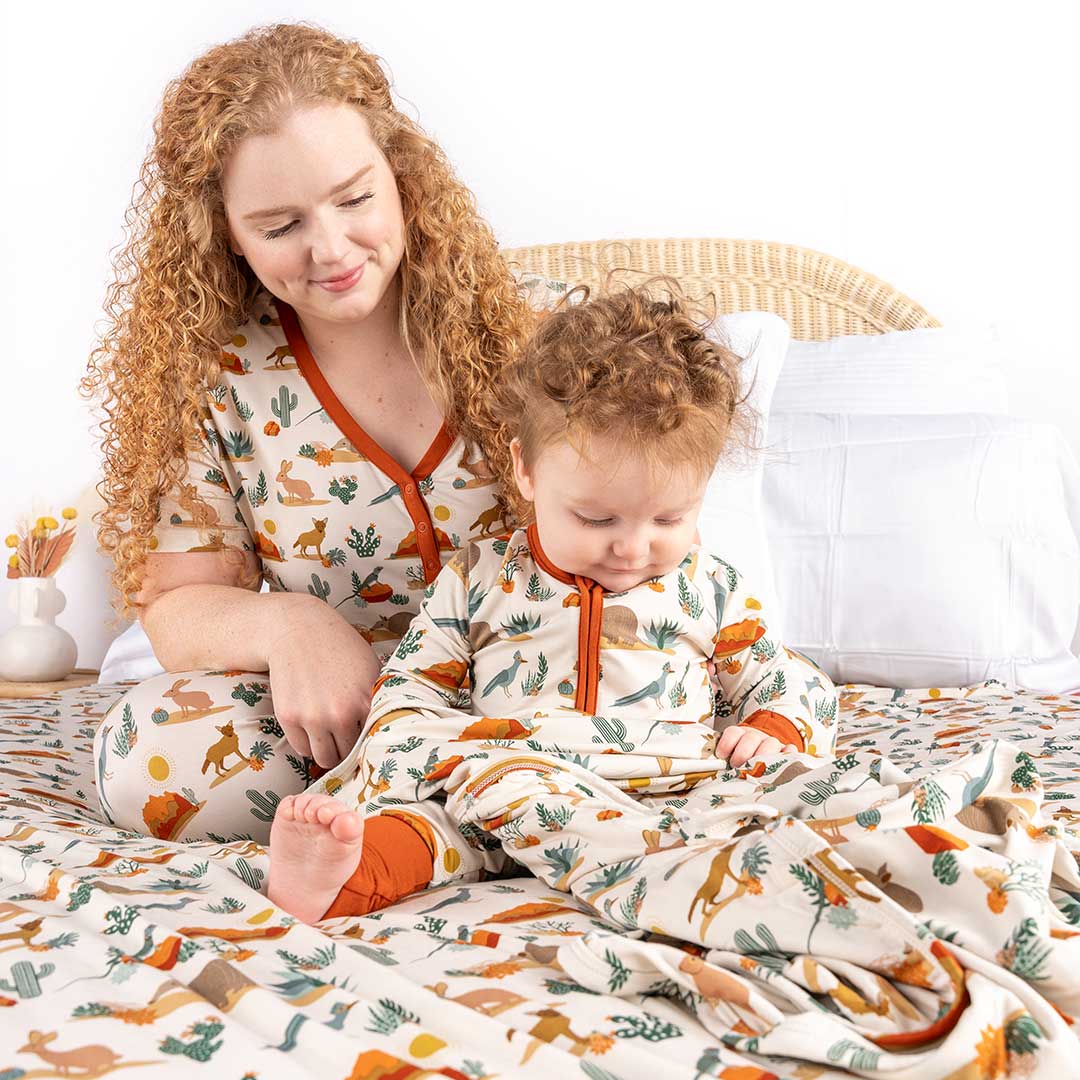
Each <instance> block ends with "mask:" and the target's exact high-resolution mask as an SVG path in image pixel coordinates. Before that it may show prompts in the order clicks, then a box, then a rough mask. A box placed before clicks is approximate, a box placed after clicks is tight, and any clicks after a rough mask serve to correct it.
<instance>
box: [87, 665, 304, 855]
mask: <svg viewBox="0 0 1080 1080" xmlns="http://www.w3.org/2000/svg"><path fill="white" fill-rule="evenodd" d="M94 764H95V773H96V777H97V790H98V798H99V800H100V802H101V809H102V812H103V813H104V814H105V816H106V818H107V819H108V821H109V822H111V823H112V824H115V825H119V826H121V827H122V828H125V829H130V830H131V831H133V832H140V833H145V834H147V835H148V836H155V837H157V838H158V839H161V840H203V839H211V840H219V841H229V840H236V839H250V840H255V841H257V842H259V843H265V842H266V841H267V840H268V839H269V837H270V823H271V822H272V821H273V819H274V811H275V809H276V808H277V804H278V801H279V800H280V799H281V798H282V797H283V796H285V795H294V794H296V793H297V792H300V791H303V790H304V788H306V787H307V786H308V784H309V783H310V782H311V781H312V779H314V776H313V771H314V773H316V774H317V773H318V772H319V770H318V769H317V767H316V766H315V765H314V763H313V762H312V761H311V759H310V758H304V757H303V756H301V755H300V754H299V753H298V752H297V751H296V750H294V749H293V748H292V747H291V746H290V745H289V744H288V742H287V741H286V739H285V734H284V732H283V731H282V729H281V726H280V725H279V724H278V722H277V720H276V719H275V718H274V705H273V701H272V700H271V697H270V682H269V678H268V676H267V675H266V673H265V672H263V673H261V674H259V673H253V672H243V671H187V672H169V673H167V674H163V675H156V676H154V677H153V678H151V679H147V680H145V681H144V682H141V683H139V685H138V686H134V687H132V688H131V689H130V690H129V691H128V692H127V693H126V694H125V695H124V696H123V697H122V698H120V699H119V700H118V701H117V702H116V704H115V705H113V707H112V708H111V709H110V710H109V712H108V714H107V715H106V716H105V717H104V718H103V719H102V721H101V724H100V726H99V727H98V730H97V734H96V736H95V738H94Z"/></svg>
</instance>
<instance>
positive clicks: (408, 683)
mask: <svg viewBox="0 0 1080 1080" xmlns="http://www.w3.org/2000/svg"><path fill="white" fill-rule="evenodd" d="M469 557H470V556H469V549H468V548H466V549H464V550H462V551H459V552H457V553H456V554H455V555H454V557H453V558H452V559H451V560H450V561H449V562H448V563H447V565H446V566H445V567H444V568H443V570H442V572H441V573H440V574H439V576H438V577H437V578H436V579H435V581H434V582H433V583H432V584H431V585H430V586H429V587H428V589H427V593H426V594H425V599H424V602H423V603H422V604H421V605H420V611H419V612H418V613H417V615H416V617H415V618H414V619H413V621H412V622H411V623H410V624H409V629H408V631H407V632H406V633H405V636H404V637H403V638H402V639H401V641H400V642H399V643H398V647H397V649H396V650H395V651H394V653H393V655H392V656H391V657H390V659H389V660H388V661H387V664H386V667H385V668H384V669H383V672H382V674H381V675H380V676H379V678H378V679H377V680H376V682H375V687H374V692H373V694H372V699H371V711H370V713H369V714H368V719H367V723H366V724H365V726H364V737H365V738H368V737H370V736H371V735H373V734H374V733H376V732H377V731H379V730H385V729H386V728H387V727H389V726H390V725H391V724H393V725H395V726H396V727H399V728H402V729H403V730H404V729H405V728H408V729H409V731H410V732H415V733H416V734H417V735H420V736H423V737H424V738H435V739H449V738H454V737H455V736H456V735H458V734H460V731H461V728H462V727H463V726H464V725H465V723H466V722H467V721H466V720H465V719H464V717H465V716H467V715H468V714H469V712H470V706H471V704H472V701H471V695H470V678H471V665H472V645H471V643H470V641H469V587H468V581H469V566H468V560H469ZM406 716H409V717H411V719H409V720H408V721H406V722H404V723H403V722H402V720H403V718H404V717H406Z"/></svg>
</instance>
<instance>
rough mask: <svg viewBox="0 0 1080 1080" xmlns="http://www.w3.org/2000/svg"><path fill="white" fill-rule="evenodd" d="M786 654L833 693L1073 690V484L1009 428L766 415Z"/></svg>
mask: <svg viewBox="0 0 1080 1080" xmlns="http://www.w3.org/2000/svg"><path fill="white" fill-rule="evenodd" d="M770 421H771V422H770V434H771V442H772V449H773V451H774V452H773V453H772V454H771V459H770V460H769V461H767V463H766V466H765V479H764V487H763V491H764V501H765V518H766V522H767V526H768V530H769V540H770V543H771V546H772V554H773V559H774V562H775V566H776V575H777V585H778V588H779V592H780V598H781V601H782V603H783V605H784V612H785V617H786V631H787V632H786V637H785V642H786V644H788V645H789V646H791V647H792V648H797V649H800V650H802V651H805V652H806V653H807V655H809V656H810V657H812V658H813V659H814V660H815V661H816V662H817V663H819V664H820V665H821V666H822V667H823V668H824V669H825V671H827V672H828V673H829V675H830V676H832V678H833V679H834V680H836V681H838V682H864V683H874V684H877V685H881V686H894V687H932V686H963V685H970V684H972V683H979V682H982V681H983V680H985V679H991V678H993V679H1000V680H1002V681H1003V682H1006V683H1008V684H1010V685H1012V686H1015V687H1022V688H1026V689H1032V690H1038V691H1042V692H1046V693H1062V692H1065V691H1070V690H1077V689H1078V688H1080V659H1078V658H1077V655H1076V652H1075V650H1076V648H1077V643H1078V637H1077V632H1078V615H1080V541H1078V535H1080V468H1078V466H1077V462H1076V458H1075V457H1074V456H1073V454H1072V451H1071V449H1070V448H1069V446H1068V444H1067V443H1066V441H1065V439H1064V437H1063V435H1062V433H1061V431H1060V430H1059V429H1058V428H1056V427H1054V426H1053V425H1050V424H1041V423H1033V422H1030V421H1027V420H1021V419H1017V418H1013V417H1002V416H986V415H974V414H959V415H951V416H853V415H849V414H843V413H841V414H829V415H821V414H817V415H815V414H792V413H776V412H774V413H773V414H772V416H771V418H770Z"/></svg>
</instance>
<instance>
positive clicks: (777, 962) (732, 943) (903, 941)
mask: <svg viewBox="0 0 1080 1080" xmlns="http://www.w3.org/2000/svg"><path fill="white" fill-rule="evenodd" d="M123 689H125V688H124V687H92V688H88V689H86V690H83V691H75V692H69V693H67V694H64V695H59V696H56V697H53V698H43V699H37V700H34V701H15V702H10V701H9V702H2V703H0V778H2V779H0V841H2V847H0V953H3V954H5V955H2V956H0V1080H15V1078H16V1077H31V1076H63V1075H90V1076H103V1075H107V1074H109V1073H112V1072H119V1071H124V1072H126V1073H127V1074H128V1075H132V1076H135V1075H138V1074H140V1073H142V1072H144V1071H145V1073H146V1075H153V1076H160V1075H162V1071H163V1068H164V1070H165V1071H168V1070H169V1068H170V1067H171V1068H173V1069H176V1070H178V1071H179V1072H181V1073H183V1074H185V1075H186V1074H188V1073H190V1072H191V1071H193V1069H194V1068H195V1067H196V1066H195V1063H211V1062H212V1063H213V1065H214V1066H216V1068H215V1069H214V1075H218V1074H221V1075H230V1076H236V1077H242V1076H264V1077H270V1076H273V1077H292V1076H315V1075H318V1076H320V1077H336V1076H340V1077H353V1078H357V1080H358V1078H361V1077H371V1078H375V1077H389V1076H394V1077H410V1078H411V1077H420V1076H450V1077H466V1078H480V1077H486V1076H496V1075H502V1076H545V1077H548V1076H552V1075H565V1074H569V1073H574V1072H581V1073H583V1074H584V1075H585V1076H588V1077H592V1078H609V1077H624V1078H627V1080H629V1078H632V1077H639V1076H641V1077H646V1076H647V1077H667V1076H672V1077H705V1076H721V1077H728V1078H729V1080H749V1078H751V1077H768V1076H778V1077H793V1078H794V1077H798V1078H799V1080H809V1078H816V1077H834V1076H836V1077H839V1076H850V1075H858V1076H881V1075H887V1076H890V1077H910V1078H915V1077H919V1078H922V1077H938V1076H940V1077H956V1078H960V1077H983V1076H986V1077H991V1076H1004V1075H1018V1076H1043V1075H1047V1076H1050V1075H1053V1076H1056V1077H1064V1076H1068V1075H1070V1074H1071V1071H1072V1069H1073V1068H1074V1063H1075V1061H1076V1060H1077V1054H1078V1052H1080V1045H1078V1042H1077V1039H1076V1036H1075V1035H1074V1034H1073V1032H1074V1030H1075V1028H1074V1026H1073V1025H1074V1020H1075V1018H1076V1017H1077V1016H1078V1015H1080V979H1078V978H1077V977H1076V976H1075V974H1073V973H1075V972H1076V971H1077V970H1080V943H1078V942H1080V873H1078V869H1077V859H1078V857H1080V835H1078V833H1077V831H1076V826H1077V825H1078V824H1080V813H1078V811H1080V695H1078V696H1072V697H1047V696H1037V695H1032V694H1024V693H1019V692H1015V691H1010V690H1008V689H1007V688H1005V687H1003V686H1001V685H1000V684H994V683H988V684H985V685H983V686H979V687H973V688H968V689H964V690H947V689H940V690H920V691H894V690H889V689H874V688H865V687H848V688H845V690H844V693H843V697H842V702H841V717H840V737H839V741H838V750H837V755H836V757H835V759H831V760H828V761H826V762H824V763H820V762H814V761H813V759H809V758H787V759H773V760H770V762H769V763H768V766H767V767H764V766H762V765H761V763H757V764H756V765H755V767H754V768H752V769H749V770H732V772H731V773H730V774H729V777H728V781H727V783H728V785H729V789H728V790H727V791H725V797H724V801H723V808H724V809H725V810H728V811H731V813H724V814H721V815H719V817H718V818H715V820H714V821H713V822H712V825H711V826H710V829H709V831H710V833H711V834H712V833H715V832H717V831H718V832H719V835H709V836H708V837H706V838H705V839H704V841H703V842H704V843H707V844H709V845H712V847H711V848H709V851H708V854H709V860H708V862H709V865H710V866H712V865H713V864H714V863H716V862H717V861H719V863H720V864H721V865H719V867H718V871H719V872H718V873H717V875H716V881H715V882H711V883H710V881H709V880H702V881H700V882H699V883H697V884H698V887H697V888H696V889H694V890H690V891H689V892H687V891H685V890H684V888H683V887H682V886H679V887H678V888H670V886H671V881H670V880H669V881H668V882H664V881H662V880H656V881H654V880H653V879H652V877H651V876H650V877H649V878H648V880H646V884H645V886H644V887H641V886H639V885H637V882H638V880H640V875H637V874H634V873H630V874H625V873H624V870H625V868H615V869H612V868H611V867H605V866H599V865H598V866H597V868H596V873H597V874H600V875H603V874H607V875H608V877H609V878H612V877H613V878H615V879H616V880H615V881H614V883H613V884H614V887H613V888H611V889H610V890H609V891H608V892H607V893H606V894H605V895H604V896H603V897H598V896H593V897H592V900H594V901H597V910H599V911H603V912H605V917H604V918H600V917H598V914H597V910H594V909H593V908H592V906H591V903H586V902H584V901H583V900H581V899H578V898H575V897H573V896H571V895H568V894H567V893H565V892H560V891H557V890H556V889H553V888H552V887H550V885H545V884H544V883H543V882H541V881H538V880H536V879H534V878H529V877H517V878H509V879H504V880H500V881H489V882H486V883H483V884H470V885H450V886H448V887H447V888H445V889H442V890H437V891H431V892H426V893H424V894H421V895H419V896H416V897H413V898H411V899H410V900H408V901H406V902H404V903H401V904H398V905H396V906H394V907H393V908H390V909H387V910H385V911H383V912H379V913H377V914H375V915H371V916H365V917H362V918H355V919H341V920H336V921H331V922H326V923H324V924H322V925H321V926H320V927H318V928H311V927H306V926H304V925H302V924H299V923H296V922H295V921H294V920H292V919H291V918H289V917H288V916H286V915H285V914H284V913H283V912H281V911H280V910H279V909H276V908H275V907H273V906H272V905H270V904H269V903H268V902H267V900H266V898H265V896H264V895H263V894H262V893H261V892H260V891H259V890H260V887H262V886H264V884H265V872H266V866H267V860H266V855H265V852H264V851H263V849H262V848H260V847H259V846H258V845H255V844H250V843H245V844H240V843H237V844H217V843H210V842H207V843H202V844H186V845H182V844H168V843H162V842H160V841H157V840H151V839H146V838H144V837H136V836H133V835H132V834H130V833H125V832H122V831H121V830H117V829H113V828H109V827H107V826H105V825H103V824H102V823H101V822H100V820H99V819H98V815H97V813H96V800H95V798H94V792H93V789H92V776H93V770H92V763H91V760H90V755H89V750H90V746H91V743H92V739H93V733H94V729H95V725H96V723H97V722H98V720H99V719H100V717H101V716H102V715H103V713H104V712H105V711H106V710H107V709H108V706H109V705H110V704H111V703H112V701H114V700H115V699H116V697H117V696H119V694H120V693H121V692H122V691H123ZM885 759H887V760H885ZM795 765H799V766H800V768H798V769H796V768H793V766H795ZM763 803H764V804H768V805H770V806H772V807H773V808H774V809H775V813H774V814H771V815H765V817H766V818H767V820H762V821H750V820H743V819H744V818H748V816H749V815H746V814H744V813H743V812H741V811H738V810H737V807H738V806H739V805H740V804H744V805H745V804H756V805H758V806H759V807H760V805H761V804H763ZM709 809H711V810H712V811H713V813H714V815H715V811H716V809H717V808H715V807H713V808H709ZM717 821H722V822H723V823H724V824H723V825H722V826H717V824H716V823H717ZM535 825H536V830H535V831H536V832H537V834H538V840H539V843H537V844H535V845H534V844H530V845H529V850H531V851H535V852H537V853H540V852H543V851H545V850H549V849H550V850H556V849H557V848H558V847H559V844H560V837H559V835H558V833H559V831H560V829H559V827H558V825H559V822H558V815H556V816H555V817H552V818H549V819H548V821H547V823H546V824H544V823H542V822H540V821H539V819H538V820H537V821H536V822H535ZM714 827H715V828H714ZM736 833H739V834H740V835H734V834H736ZM689 852H690V845H687V846H686V847H684V848H682V849H681V854H682V856H683V857H685V856H686V855H687V854H688V853H689ZM676 854H679V853H678V852H676ZM538 857H542V856H538ZM698 861H699V862H700V861H701V860H700V858H699V859H698ZM659 876H660V878H662V875H659ZM713 885H715V886H716V888H715V889H714V888H713ZM601 887H602V888H606V887H607V886H606V885H604V886H601ZM635 888H636V889H637V890H638V895H637V896H635V895H634V890H635ZM620 889H622V890H623V891H622V892H620V891H619V890H620ZM698 893H701V895H700V896H698V895H697V894H698ZM605 900H608V901H610V904H609V905H608V908H610V911H609V910H608V908H605V907H604V901H605ZM691 900H694V901H695V903H694V904H693V905H692V909H691V911H690V915H689V916H688V915H687V909H688V907H691V905H690V901H691ZM641 912H646V913H647V918H648V921H647V922H644V920H640V919H638V918H637V915H638V914H640V913H641ZM611 916H615V917H614V918H612V917H611ZM628 916H634V918H633V919H631V918H629V917H628ZM677 919H682V920H683V921H684V922H685V921H686V920H687V919H689V920H690V921H691V922H692V923H694V924H697V925H698V926H699V928H700V924H701V923H702V921H703V920H705V919H709V920H710V926H709V937H708V942H709V944H710V946H711V947H704V946H702V945H693V944H687V943H686V942H685V941H682V940H679V939H678V938H676V937H674V936H672V935H671V930H672V929H673V928H677V929H681V924H680V926H678V927H676V926H675V924H676V922H677ZM635 921H636V922H638V923H639V926H641V925H642V923H643V924H644V928H643V929H642V928H636V929H629V928H624V929H621V930H620V929H619V926H620V924H621V925H622V926H623V927H627V926H628V925H629V924H630V923H632V922H635ZM653 924H658V925H659V927H660V930H658V929H656V928H654V925H653ZM661 931H667V932H666V933H665V932H661ZM713 940H715V941H716V942H717V943H718V944H717V945H716V946H712V942H713Z"/></svg>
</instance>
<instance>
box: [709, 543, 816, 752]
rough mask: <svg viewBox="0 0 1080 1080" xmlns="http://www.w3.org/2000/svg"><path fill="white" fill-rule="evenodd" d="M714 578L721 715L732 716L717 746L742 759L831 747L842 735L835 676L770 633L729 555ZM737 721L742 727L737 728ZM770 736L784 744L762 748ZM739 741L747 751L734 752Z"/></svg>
mask: <svg viewBox="0 0 1080 1080" xmlns="http://www.w3.org/2000/svg"><path fill="white" fill-rule="evenodd" d="M703 557H706V558H707V556H703ZM709 561H710V562H711V561H712V560H711V559H710V560H709ZM708 579H709V585H710V587H711V589H712V591H713V595H714V601H715V605H716V611H715V614H716V615H717V622H718V625H719V630H718V631H717V633H716V635H715V637H714V639H713V641H714V652H713V659H714V662H715V664H716V675H717V680H718V682H719V683H720V690H721V699H722V700H721V710H722V711H720V712H718V715H719V716H721V717H725V716H726V717H728V718H730V719H728V723H727V725H726V728H727V730H725V731H724V733H723V735H721V738H720V742H719V744H718V747H717V753H718V754H720V755H721V756H730V757H731V758H732V760H733V763H734V764H739V763H741V761H738V762H737V761H735V760H734V759H735V758H741V760H742V761H745V760H746V758H747V757H749V756H751V755H752V754H754V753H767V752H770V751H772V752H776V751H777V750H780V749H784V748H786V747H788V746H790V747H793V748H794V750H795V751H797V752H803V753H808V754H817V755H822V756H824V755H827V754H830V753H831V752H832V749H833V745H834V743H835V739H836V726H835V725H836V712H837V695H836V688H835V687H834V686H833V684H832V682H831V681H830V679H829V677H828V676H827V675H825V674H824V672H822V671H819V670H818V669H817V668H816V667H814V666H813V665H812V664H811V663H810V661H808V660H807V659H805V658H804V657H803V656H801V655H800V654H799V653H796V652H794V651H793V650H791V649H788V648H786V647H785V646H784V645H783V644H782V643H781V642H780V641H779V640H778V639H775V638H772V637H771V636H770V635H769V630H768V622H767V615H766V612H764V611H763V610H762V606H761V603H760V601H759V600H758V599H757V598H756V597H755V596H754V595H753V593H752V592H751V591H750V590H749V589H748V588H747V586H746V583H745V581H744V580H743V578H742V575H740V574H739V573H738V571H736V570H735V569H734V568H733V567H731V566H729V565H728V564H727V563H724V562H722V561H721V562H719V565H717V566H715V567H713V569H711V570H710V571H709V574H708ZM732 727H736V728H738V729H742V730H741V731H738V730H737V731H735V732H734V733H733V732H732V730H731V728H732ZM743 731H746V732H747V734H743V733H742V732H743ZM750 732H752V733H753V734H752V735H751V734H750ZM762 737H767V738H772V739H775V740H776V741H777V745H773V744H771V743H769V744H765V749H759V745H760V744H761V743H762V742H763V739H762ZM744 741H745V743H746V745H743V743H744ZM751 742H753V743H754V745H753V746H751V745H750V743H751ZM736 744H738V745H739V747H740V749H741V750H742V753H736V752H733V747H734V746H735V745H736ZM747 751H749V752H747Z"/></svg>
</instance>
